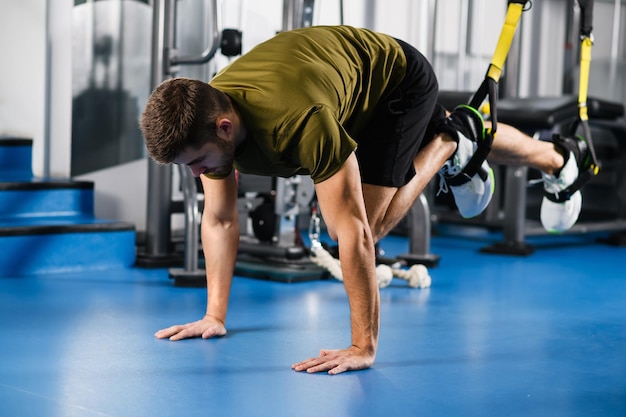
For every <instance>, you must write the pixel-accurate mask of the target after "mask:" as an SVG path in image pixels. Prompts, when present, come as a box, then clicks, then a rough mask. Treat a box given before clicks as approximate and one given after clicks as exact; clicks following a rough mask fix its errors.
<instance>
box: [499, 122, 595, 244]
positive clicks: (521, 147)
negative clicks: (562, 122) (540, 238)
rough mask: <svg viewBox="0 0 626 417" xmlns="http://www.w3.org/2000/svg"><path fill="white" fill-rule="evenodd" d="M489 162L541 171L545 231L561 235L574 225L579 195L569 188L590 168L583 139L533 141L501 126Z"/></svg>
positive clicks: (578, 208)
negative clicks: (560, 233) (522, 166)
mask: <svg viewBox="0 0 626 417" xmlns="http://www.w3.org/2000/svg"><path fill="white" fill-rule="evenodd" d="M489 160H490V161H491V162H496V163H500V164H506V165H525V166H529V167H532V168H535V169H538V170H539V171H541V174H542V181H543V187H544V198H543V200H542V202H541V212H540V218H541V223H542V225H543V227H544V228H545V229H546V230H548V231H550V232H564V231H566V230H568V229H569V228H570V227H572V226H573V225H574V224H575V223H576V221H577V220H578V217H579V215H580V211H581V209H582V194H581V193H580V190H576V191H571V190H570V188H571V186H572V184H574V183H575V182H576V181H578V180H579V176H580V175H581V173H583V172H585V171H586V170H587V169H588V167H589V165H588V164H589V149H588V147H587V143H586V142H585V141H584V140H579V139H575V138H562V137H556V138H554V139H553V141H551V142H550V141H543V140H534V139H532V138H530V137H529V136H527V135H525V134H523V133H522V132H520V131H519V130H517V129H515V128H513V127H511V126H508V125H503V124H500V125H499V129H498V133H497V134H496V137H495V139H494V142H493V147H492V150H491V153H490V155H489Z"/></svg>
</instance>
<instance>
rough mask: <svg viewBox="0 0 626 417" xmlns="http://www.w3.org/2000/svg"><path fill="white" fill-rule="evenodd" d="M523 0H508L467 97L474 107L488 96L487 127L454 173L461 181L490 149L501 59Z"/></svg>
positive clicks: (475, 169) (477, 167) (476, 168)
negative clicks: (483, 70)
mask: <svg viewBox="0 0 626 417" xmlns="http://www.w3.org/2000/svg"><path fill="white" fill-rule="evenodd" d="M527 3H528V4H529V5H530V0H509V5H508V9H507V13H506V18H505V21H504V26H503V27H502V30H501V32H500V38H499V39H498V44H497V45H496V50H495V52H494V54H493V57H492V59H491V64H489V68H488V69H487V74H486V76H485V79H484V80H483V82H482V84H481V85H480V87H479V88H478V90H477V91H476V93H474V95H473V96H472V99H471V100H470V103H469V106H470V107H473V108H474V109H478V108H479V107H480V105H481V104H482V102H483V101H484V100H485V98H488V99H489V107H490V113H491V128H490V129H487V131H486V132H485V137H484V139H483V140H482V141H478V142H477V149H476V152H475V153H474V155H473V156H472V158H471V159H470V160H469V162H468V163H467V165H466V166H465V168H464V169H463V171H462V174H463V175H459V176H458V178H465V179H466V180H464V181H465V182H467V181H469V178H472V177H473V176H474V175H475V174H476V173H477V172H480V169H481V165H482V163H483V162H484V161H485V159H487V155H489V152H490V151H491V145H492V143H493V138H494V137H495V135H496V130H497V128H498V113H497V101H498V90H497V85H498V81H499V80H500V76H501V75H502V69H503V67H504V62H505V61H506V58H507V56H508V54H509V50H510V49H511V43H512V42H513V37H514V36H515V31H516V29H517V26H518V23H519V20H520V18H521V16H522V12H524V11H526V10H528V9H527V8H525V6H526V4H527ZM529 8H530V6H529Z"/></svg>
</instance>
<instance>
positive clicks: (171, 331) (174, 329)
mask: <svg viewBox="0 0 626 417" xmlns="http://www.w3.org/2000/svg"><path fill="white" fill-rule="evenodd" d="M179 331H180V326H171V327H168V328H167V329H161V330H159V331H158V332H156V333H155V334H154V336H155V337H157V338H159V339H166V338H168V337H171V336H172V335H175V334H176V333H178V332H179Z"/></svg>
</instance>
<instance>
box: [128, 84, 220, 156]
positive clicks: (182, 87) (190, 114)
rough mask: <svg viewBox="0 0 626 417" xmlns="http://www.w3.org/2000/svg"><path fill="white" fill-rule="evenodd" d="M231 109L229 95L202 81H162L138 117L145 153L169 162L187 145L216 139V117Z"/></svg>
mask: <svg viewBox="0 0 626 417" xmlns="http://www.w3.org/2000/svg"><path fill="white" fill-rule="evenodd" d="M231 111H232V104H231V102H230V99H229V98H228V96H227V95H226V94H224V93H222V92H221V91H219V90H217V89H215V88H213V87H211V86H210V85H208V84H207V83H205V82H202V81H198V80H192V79H188V78H173V79H170V80H166V81H164V82H163V83H162V84H160V85H159V86H158V87H156V88H155V89H154V91H153V92H152V94H151V95H150V98H149V99H148V103H147V104H146V107H145V109H144V111H143V114H142V115H141V119H140V126H141V131H142V133H143V137H144V140H145V142H146V148H147V150H148V155H150V157H151V158H152V159H154V160H155V161H156V162H157V163H160V164H169V163H172V162H174V159H175V158H176V156H177V155H179V154H180V153H181V152H182V151H183V150H184V149H185V148H187V147H189V146H191V147H193V148H200V147H202V146H203V145H204V144H206V143H207V142H214V141H217V140H218V138H217V119H218V117H219V116H220V115H223V114H225V113H228V112H231Z"/></svg>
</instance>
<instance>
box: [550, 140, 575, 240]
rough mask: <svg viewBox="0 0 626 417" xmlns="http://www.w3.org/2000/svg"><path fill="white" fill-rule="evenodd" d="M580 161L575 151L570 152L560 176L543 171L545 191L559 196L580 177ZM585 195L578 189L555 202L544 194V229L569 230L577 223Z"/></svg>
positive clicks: (553, 231)
mask: <svg viewBox="0 0 626 417" xmlns="http://www.w3.org/2000/svg"><path fill="white" fill-rule="evenodd" d="M578 173H579V171H578V163H577V162H576V155H575V154H574V152H571V151H570V153H569V158H568V160H567V163H566V164H565V165H564V166H563V168H562V169H561V172H560V173H559V176H558V177H556V176H554V175H548V174H545V173H542V174H541V176H542V178H543V188H544V191H545V193H547V194H551V195H554V196H555V198H556V199H558V198H559V193H561V192H562V191H564V190H565V189H566V188H567V187H569V186H570V185H571V184H572V183H574V181H576V179H577V178H578ZM582 202H583V197H582V194H581V193H580V191H576V192H575V193H573V194H572V195H571V197H570V198H569V199H568V200H565V201H563V202H555V201H552V200H551V199H549V198H548V197H546V196H544V197H543V200H542V202H541V214H540V217H541V224H542V225H543V227H544V229H546V230H547V231H548V232H552V233H561V232H564V231H566V230H568V229H569V228H570V227H572V226H573V225H574V223H576V221H577V220H578V216H579V215H580V211H581V209H582Z"/></svg>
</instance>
